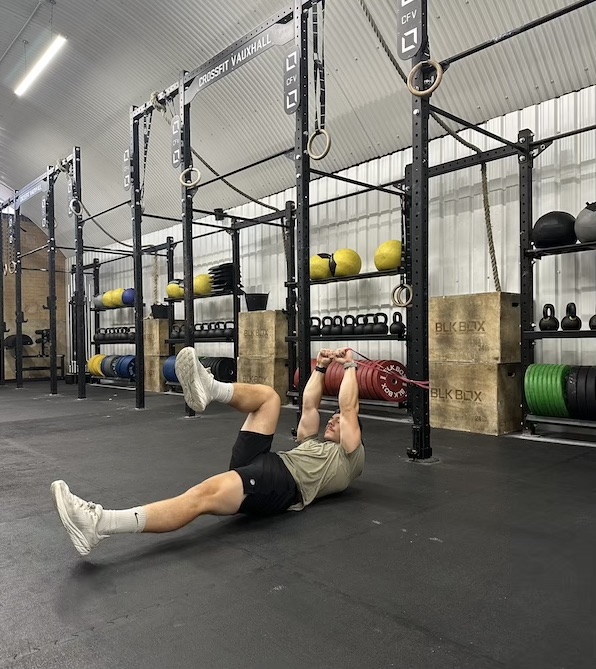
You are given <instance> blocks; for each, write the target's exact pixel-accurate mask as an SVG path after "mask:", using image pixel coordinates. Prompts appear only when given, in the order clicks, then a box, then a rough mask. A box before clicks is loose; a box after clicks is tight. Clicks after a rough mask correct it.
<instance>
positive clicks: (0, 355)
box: [0, 211, 6, 386]
mask: <svg viewBox="0 0 596 669" xmlns="http://www.w3.org/2000/svg"><path fill="white" fill-rule="evenodd" d="M2 216H3V214H2V212H1V211H0V386H3V385H4V384H5V383H6V370H5V367H4V333H5V332H6V321H5V320H4V221H3V220H2Z"/></svg>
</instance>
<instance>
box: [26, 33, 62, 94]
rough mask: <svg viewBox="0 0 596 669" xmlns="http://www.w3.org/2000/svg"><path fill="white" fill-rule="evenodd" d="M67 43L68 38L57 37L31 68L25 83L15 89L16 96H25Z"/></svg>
mask: <svg viewBox="0 0 596 669" xmlns="http://www.w3.org/2000/svg"><path fill="white" fill-rule="evenodd" d="M64 42H66V37H62V35H56V37H55V38H54V40H53V42H52V43H51V44H50V46H49V47H48V48H47V50H46V51H45V52H44V53H43V55H42V56H41V58H40V59H39V60H38V61H37V63H35V65H34V66H33V67H32V68H31V70H30V72H29V74H28V75H27V76H26V77H25V78H24V79H23V81H22V82H21V83H20V84H19V85H18V86H17V88H15V91H14V92H15V95H19V96H20V95H23V93H25V91H26V90H27V89H28V88H29V86H31V84H32V83H33V82H34V81H35V80H36V79H37V77H38V76H39V75H40V74H41V73H42V72H43V71H44V70H45V68H46V66H47V64H48V63H49V62H50V61H51V60H52V58H53V57H54V56H55V55H56V54H57V53H58V51H59V50H60V47H61V46H62V45H63V44H64Z"/></svg>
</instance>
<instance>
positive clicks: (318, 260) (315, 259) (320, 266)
mask: <svg viewBox="0 0 596 669" xmlns="http://www.w3.org/2000/svg"><path fill="white" fill-rule="evenodd" d="M330 259H331V256H330V255H329V254H328V253H317V255H316V256H312V258H311V259H310V278H311V281H320V280H321V279H330V278H331V267H330V266H329V260H330Z"/></svg>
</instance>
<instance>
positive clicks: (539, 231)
mask: <svg viewBox="0 0 596 669" xmlns="http://www.w3.org/2000/svg"><path fill="white" fill-rule="evenodd" d="M532 241H533V242H534V246H535V247H536V248H539V249H546V248H550V247H552V246H567V245H569V244H575V242H577V237H576V235H575V217H574V216H572V215H571V214H568V213H567V212H566V211H549V212H548V214H544V216H541V217H540V218H539V219H538V220H537V221H536V224H535V225H534V228H533V230H532Z"/></svg>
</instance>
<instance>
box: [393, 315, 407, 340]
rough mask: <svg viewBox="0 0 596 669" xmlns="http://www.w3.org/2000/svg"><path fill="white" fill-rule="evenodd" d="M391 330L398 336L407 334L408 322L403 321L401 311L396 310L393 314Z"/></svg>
mask: <svg viewBox="0 0 596 669" xmlns="http://www.w3.org/2000/svg"><path fill="white" fill-rule="evenodd" d="M389 332H390V333H391V334H392V335H397V336H398V337H403V336H404V335H405V334H406V324H405V323H404V322H403V320H402V317H401V313H400V312H399V311H396V312H395V313H394V314H393V322H392V323H391V327H390V328H389Z"/></svg>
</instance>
